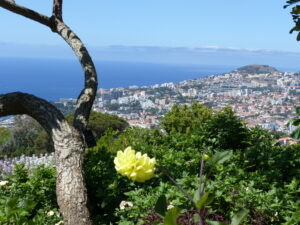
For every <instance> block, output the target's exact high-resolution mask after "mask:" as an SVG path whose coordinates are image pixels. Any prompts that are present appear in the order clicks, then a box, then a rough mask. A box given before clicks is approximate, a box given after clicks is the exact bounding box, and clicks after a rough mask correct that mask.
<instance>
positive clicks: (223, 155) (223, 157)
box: [211, 151, 232, 164]
mask: <svg viewBox="0 0 300 225" xmlns="http://www.w3.org/2000/svg"><path fill="white" fill-rule="evenodd" d="M231 156H232V151H222V152H217V153H215V154H214V155H213V157H212V159H211V162H212V163H214V164H215V163H218V164H221V163H224V162H226V161H227V160H229V159H230V158H231Z"/></svg>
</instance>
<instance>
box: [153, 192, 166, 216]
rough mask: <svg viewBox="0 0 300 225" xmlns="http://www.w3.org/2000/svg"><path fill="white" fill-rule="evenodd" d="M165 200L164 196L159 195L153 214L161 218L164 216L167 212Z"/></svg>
mask: <svg viewBox="0 0 300 225" xmlns="http://www.w3.org/2000/svg"><path fill="white" fill-rule="evenodd" d="M167 207H168V205H167V198H166V196H165V195H161V196H159V198H158V199H157V201H156V203H155V208H154V209H155V212H157V213H158V214H159V215H161V216H163V217H164V216H165V215H166V212H167Z"/></svg>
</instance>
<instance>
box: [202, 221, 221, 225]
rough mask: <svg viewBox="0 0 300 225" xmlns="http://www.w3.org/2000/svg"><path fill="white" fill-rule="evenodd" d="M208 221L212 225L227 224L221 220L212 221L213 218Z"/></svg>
mask: <svg viewBox="0 0 300 225" xmlns="http://www.w3.org/2000/svg"><path fill="white" fill-rule="evenodd" d="M205 222H206V223H208V224H211V225H226V223H224V222H219V221H211V220H208V221H205Z"/></svg>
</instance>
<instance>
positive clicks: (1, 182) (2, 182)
mask: <svg viewBox="0 0 300 225" xmlns="http://www.w3.org/2000/svg"><path fill="white" fill-rule="evenodd" d="M7 183H8V181H7V180H3V181H0V186H4V185H6V184H7Z"/></svg>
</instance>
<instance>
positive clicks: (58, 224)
mask: <svg viewBox="0 0 300 225" xmlns="http://www.w3.org/2000/svg"><path fill="white" fill-rule="evenodd" d="M61 224H64V221H62V220H61V221H59V222H58V223H56V224H55V225H61Z"/></svg>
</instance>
